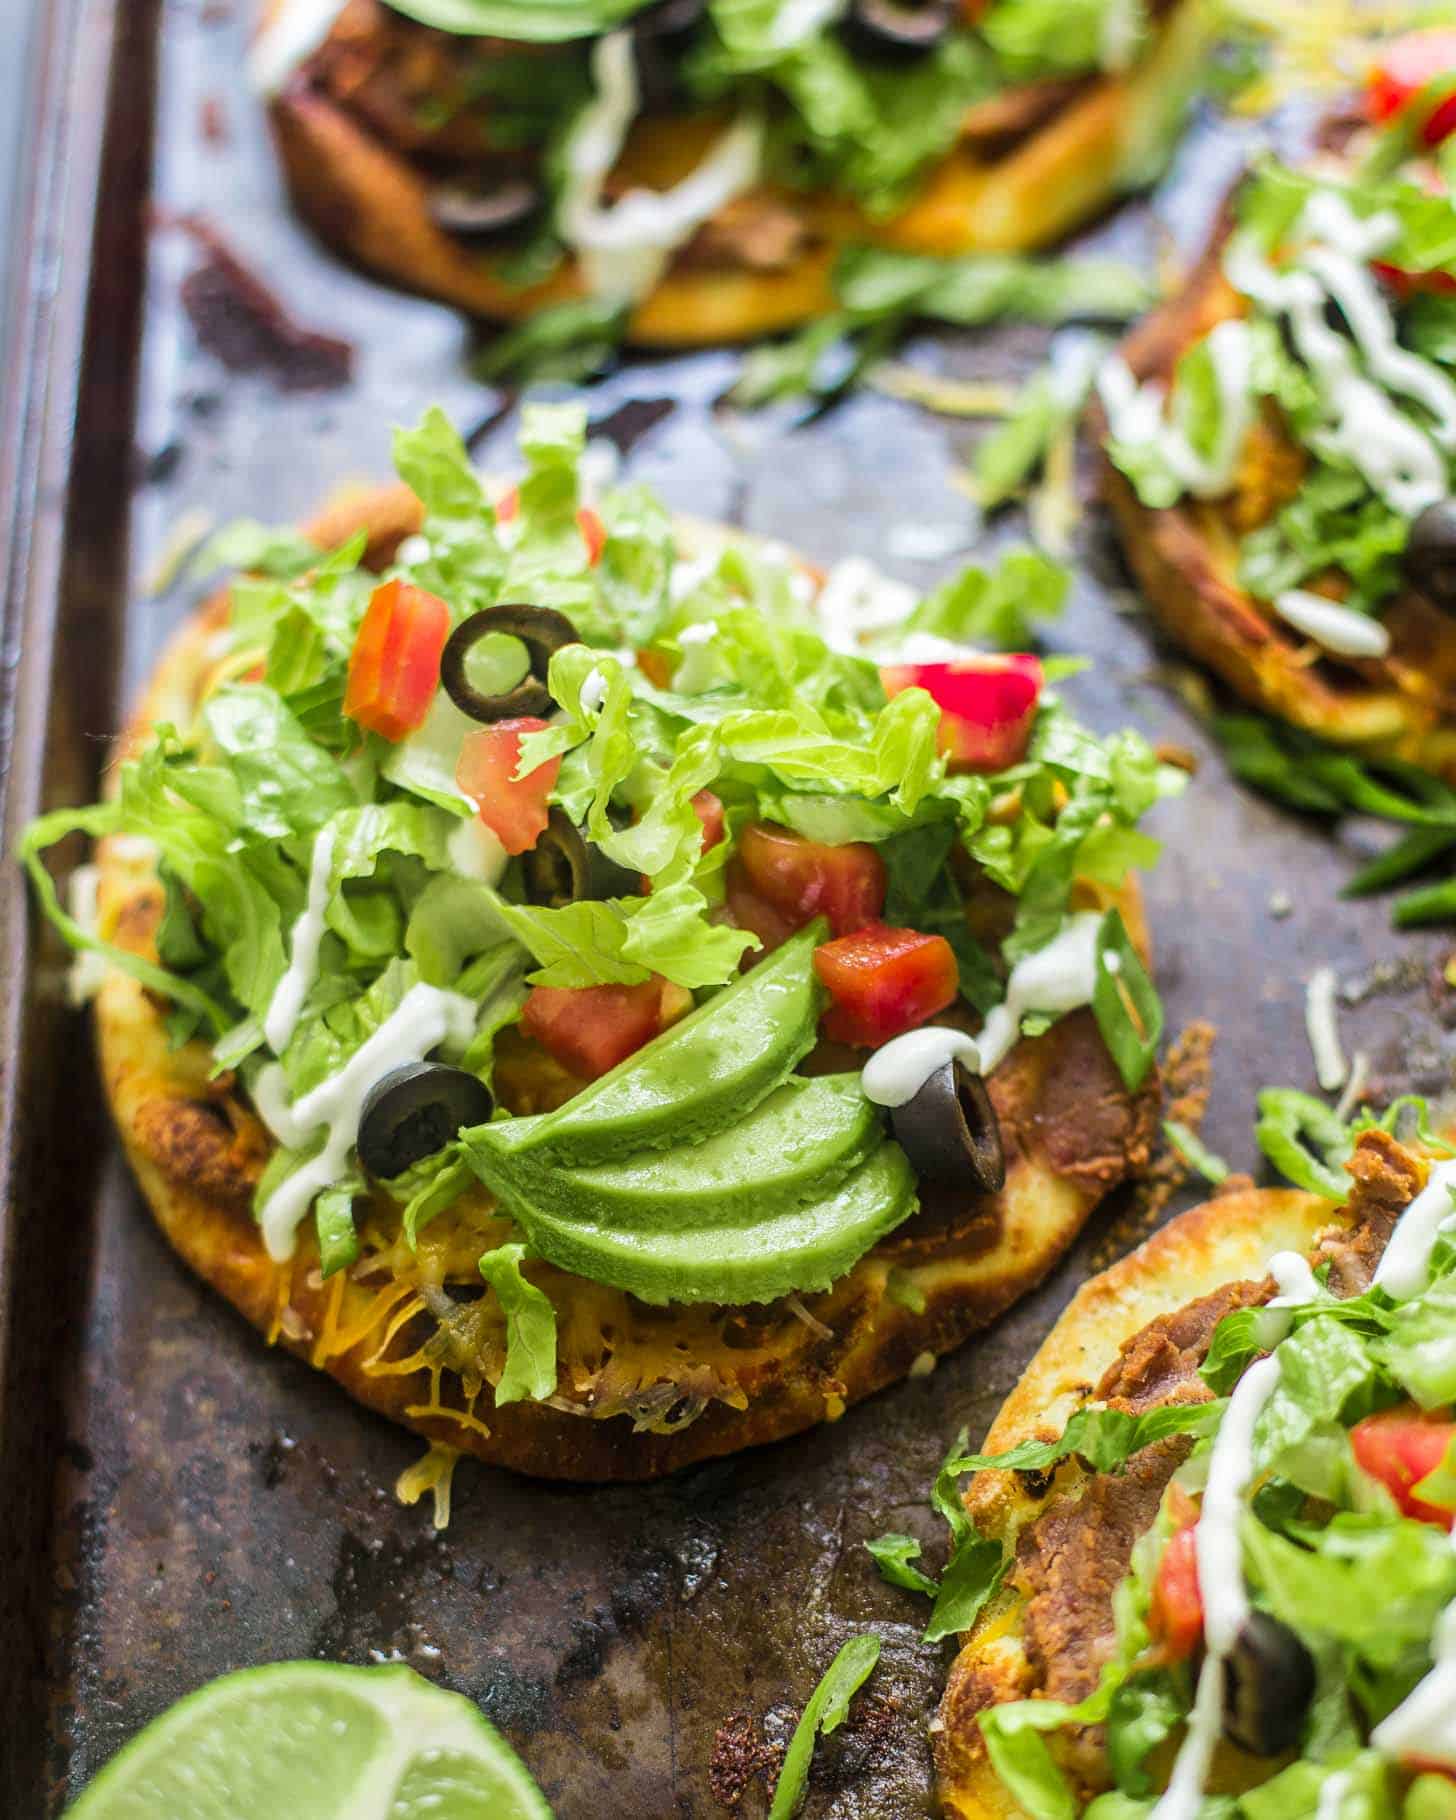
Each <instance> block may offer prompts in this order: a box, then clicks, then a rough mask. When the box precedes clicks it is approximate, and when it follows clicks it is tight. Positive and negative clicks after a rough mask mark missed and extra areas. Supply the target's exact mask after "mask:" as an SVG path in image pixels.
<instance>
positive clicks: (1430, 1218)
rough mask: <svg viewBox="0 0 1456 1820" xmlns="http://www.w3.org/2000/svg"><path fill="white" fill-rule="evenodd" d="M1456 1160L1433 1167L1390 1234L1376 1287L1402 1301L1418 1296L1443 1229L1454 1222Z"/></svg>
mask: <svg viewBox="0 0 1456 1820" xmlns="http://www.w3.org/2000/svg"><path fill="white" fill-rule="evenodd" d="M1453 1190H1456V1159H1452V1160H1451V1161H1449V1162H1445V1163H1436V1164H1433V1165H1432V1168H1431V1173H1430V1176H1429V1177H1428V1178H1427V1181H1426V1185H1425V1187H1424V1188H1423V1189H1422V1190H1421V1192H1420V1193H1419V1194H1418V1195H1417V1196H1416V1198H1415V1199H1414V1200H1413V1201H1412V1202H1411V1204H1410V1206H1409V1207H1407V1208H1406V1210H1405V1212H1404V1213H1403V1214H1402V1215H1401V1216H1400V1219H1399V1220H1398V1221H1397V1223H1396V1228H1395V1231H1394V1232H1392V1233H1391V1235H1390V1243H1389V1244H1388V1245H1387V1246H1386V1247H1385V1256H1384V1257H1383V1258H1381V1260H1380V1268H1379V1269H1378V1270H1377V1271H1376V1272H1375V1282H1376V1286H1377V1287H1378V1288H1380V1289H1385V1290H1388V1291H1389V1292H1390V1294H1391V1295H1393V1296H1395V1297H1397V1298H1401V1299H1403V1298H1404V1297H1406V1296H1413V1295H1419V1294H1420V1292H1421V1290H1423V1289H1424V1288H1425V1286H1426V1281H1427V1278H1428V1276H1429V1274H1430V1264H1431V1251H1432V1249H1433V1248H1434V1246H1435V1243H1436V1239H1437V1236H1438V1234H1439V1233H1440V1231H1441V1229H1442V1228H1443V1227H1444V1226H1445V1225H1446V1224H1447V1223H1448V1221H1451V1220H1453V1219H1456V1213H1453V1211H1452V1200H1451V1195H1452V1191H1453Z"/></svg>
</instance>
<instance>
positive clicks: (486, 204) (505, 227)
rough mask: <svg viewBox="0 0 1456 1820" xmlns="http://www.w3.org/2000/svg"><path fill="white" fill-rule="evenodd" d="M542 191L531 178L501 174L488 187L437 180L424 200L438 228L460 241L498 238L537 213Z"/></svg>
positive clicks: (542, 197) (543, 198) (543, 194)
mask: <svg viewBox="0 0 1456 1820" xmlns="http://www.w3.org/2000/svg"><path fill="white" fill-rule="evenodd" d="M544 201H545V192H544V191H543V189H542V188H541V185H540V184H539V183H537V182H536V181H535V179H534V178H531V177H524V176H520V175H511V176H506V177H502V178H501V179H500V181H499V182H498V183H496V184H494V185H493V186H492V187H491V188H489V189H485V188H474V187H472V186H470V185H469V184H464V183H437V184H436V185H435V187H434V188H433V189H432V190H431V191H430V194H429V198H428V201H427V204H426V206H427V208H428V209H429V213H430V219H431V221H433V222H434V224H435V226H436V227H437V228H443V229H444V231H445V232H446V233H447V234H454V235H455V236H456V238H457V239H460V240H499V239H501V238H503V237H504V236H505V235H507V234H513V233H514V232H515V231H516V229H517V228H521V227H524V226H525V225H526V223H527V222H528V221H529V220H530V219H531V218H532V216H533V215H536V214H539V213H540V210H541V207H542V204H543V202H544Z"/></svg>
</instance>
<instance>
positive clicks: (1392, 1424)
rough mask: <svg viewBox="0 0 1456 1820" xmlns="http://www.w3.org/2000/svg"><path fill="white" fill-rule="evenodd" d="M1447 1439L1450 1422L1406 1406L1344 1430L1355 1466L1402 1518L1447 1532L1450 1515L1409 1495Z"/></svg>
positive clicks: (1454, 1426) (1455, 1515)
mask: <svg viewBox="0 0 1456 1820" xmlns="http://www.w3.org/2000/svg"><path fill="white" fill-rule="evenodd" d="M1453 1436H1456V1422H1443V1421H1441V1420H1439V1419H1438V1418H1436V1417H1433V1416H1427V1415H1422V1414H1421V1413H1420V1411H1419V1410H1417V1409H1415V1408H1414V1407H1412V1406H1411V1405H1409V1404H1406V1405H1403V1406H1402V1407H1401V1408H1399V1409H1387V1410H1383V1411H1382V1412H1381V1414H1379V1415H1377V1416H1366V1418H1365V1420H1364V1421H1363V1422H1357V1423H1356V1424H1355V1426H1354V1428H1352V1429H1351V1431H1350V1446H1351V1448H1352V1449H1353V1450H1354V1454H1355V1463H1356V1465H1358V1466H1359V1467H1360V1468H1361V1470H1362V1471H1364V1472H1368V1473H1369V1474H1370V1477H1371V1478H1372V1479H1378V1480H1379V1481H1380V1483H1381V1484H1382V1485H1383V1486H1384V1487H1385V1488H1386V1490H1387V1491H1388V1492H1389V1493H1390V1494H1391V1496H1392V1497H1393V1498H1394V1499H1395V1502H1396V1504H1397V1506H1398V1507H1399V1508H1400V1510H1401V1511H1403V1512H1404V1514H1405V1515H1406V1516H1408V1517H1419V1518H1420V1520H1421V1521H1422V1522H1423V1523H1438V1524H1439V1525H1440V1526H1441V1528H1442V1529H1450V1528H1451V1526H1452V1522H1453V1520H1456V1512H1452V1511H1449V1510H1442V1509H1441V1507H1440V1506H1439V1505H1438V1504H1427V1503H1425V1502H1424V1501H1423V1500H1422V1499H1420V1498H1418V1497H1416V1496H1415V1495H1414V1488H1415V1487H1416V1486H1417V1485H1419V1484H1420V1482H1421V1480H1422V1479H1424V1478H1425V1477H1426V1476H1427V1474H1429V1473H1433V1472H1434V1471H1435V1470H1436V1468H1437V1467H1438V1466H1439V1465H1440V1464H1441V1462H1442V1460H1444V1459H1445V1457H1446V1451H1447V1449H1448V1448H1449V1447H1450V1445H1451V1440H1452V1437H1453Z"/></svg>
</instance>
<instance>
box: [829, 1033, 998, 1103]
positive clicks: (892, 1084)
mask: <svg viewBox="0 0 1456 1820" xmlns="http://www.w3.org/2000/svg"><path fill="white" fill-rule="evenodd" d="M947 1062H964V1063H965V1065H966V1067H967V1068H969V1069H970V1070H971V1072H972V1074H979V1073H980V1072H981V1052H980V1050H979V1049H978V1048H977V1046H976V1044H975V1042H974V1041H973V1040H972V1038H970V1037H968V1036H967V1035H966V1034H965V1032H964V1031H963V1030H947V1029H945V1028H944V1027H943V1026H942V1025H939V1024H932V1025H931V1026H929V1028H927V1029H922V1030H907V1031H906V1032H905V1034H904V1036H897V1037H894V1038H892V1039H891V1041H890V1042H888V1043H886V1044H885V1045H884V1047H883V1048H880V1049H877V1050H876V1051H875V1053H874V1054H873V1055H872V1056H871V1057H870V1059H869V1060H868V1061H867V1062H866V1063H865V1065H864V1069H863V1071H862V1073H861V1074H860V1077H859V1079H860V1086H861V1087H863V1089H864V1096H865V1098H866V1099H867V1100H870V1101H872V1102H873V1103H874V1104H875V1105H876V1106H904V1105H905V1104H907V1102H908V1101H910V1100H913V1099H914V1098H915V1095H916V1094H917V1093H919V1091H920V1089H921V1088H922V1087H923V1086H924V1085H925V1083H926V1082H927V1081H928V1080H929V1079H930V1077H931V1075H933V1074H934V1073H936V1071H937V1070H938V1069H940V1068H943V1067H944V1066H945V1064H946V1063H947Z"/></svg>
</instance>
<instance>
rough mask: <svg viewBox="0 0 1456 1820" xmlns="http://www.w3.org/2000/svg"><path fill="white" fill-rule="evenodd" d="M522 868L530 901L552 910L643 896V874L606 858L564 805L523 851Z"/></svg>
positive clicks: (527, 897) (554, 812)
mask: <svg viewBox="0 0 1456 1820" xmlns="http://www.w3.org/2000/svg"><path fill="white" fill-rule="evenodd" d="M521 871H522V876H523V880H524V883H525V888H526V901H527V902H528V903H532V904H545V905H547V906H548V907H549V908H550V909H552V910H559V909H560V908H561V907H562V905H563V904H575V903H579V902H581V901H582V900H583V899H586V898H606V897H640V896H641V895H642V878H641V875H640V874H639V873H636V872H630V871H628V869H627V867H626V866H619V865H618V864H617V863H616V861H615V860H610V859H608V858H607V856H606V854H605V853H603V852H602V850H601V848H600V847H598V846H597V844H596V843H595V841H589V840H588V839H587V838H586V836H585V835H584V834H583V833H582V832H581V830H580V829H579V828H578V827H576V826H575V824H574V823H573V822H572V820H571V818H570V817H569V816H568V815H567V813H566V811H565V810H564V809H561V808H555V809H553V810H552V811H551V814H550V816H549V818H548V820H547V823H546V831H545V833H544V834H542V836H541V838H540V839H539V840H538V841H537V842H536V845H535V846H534V847H532V848H531V849H530V851H529V852H527V853H523V854H522V855H521Z"/></svg>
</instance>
